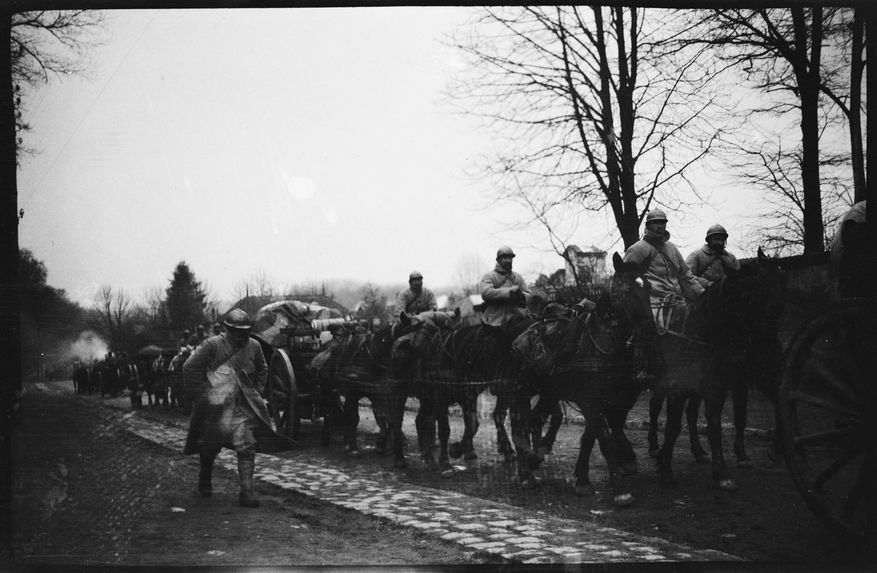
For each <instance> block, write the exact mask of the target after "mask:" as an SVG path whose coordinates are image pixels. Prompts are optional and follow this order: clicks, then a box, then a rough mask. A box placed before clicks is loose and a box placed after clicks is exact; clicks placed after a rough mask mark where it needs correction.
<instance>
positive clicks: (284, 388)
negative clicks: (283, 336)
mask: <svg viewBox="0 0 877 573" xmlns="http://www.w3.org/2000/svg"><path fill="white" fill-rule="evenodd" d="M273 354H274V355H273V356H272V357H271V364H270V365H269V367H268V388H267V389H266V391H267V399H268V413H269V415H270V416H271V419H272V420H274V425H275V427H276V428H277V433H278V434H281V435H283V436H286V437H288V438H292V439H298V432H299V429H300V428H301V403H300V400H299V396H298V386H297V385H296V382H295V372H294V371H293V369H292V361H291V360H290V359H289V355H288V354H287V353H286V351H285V350H283V349H277V350H275V351H274V353H273Z"/></svg>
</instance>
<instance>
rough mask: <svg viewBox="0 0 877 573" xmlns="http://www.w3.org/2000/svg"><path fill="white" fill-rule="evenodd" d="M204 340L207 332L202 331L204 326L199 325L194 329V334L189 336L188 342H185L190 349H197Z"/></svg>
mask: <svg viewBox="0 0 877 573" xmlns="http://www.w3.org/2000/svg"><path fill="white" fill-rule="evenodd" d="M205 338H207V332H206V330H205V329H204V326H203V325H201V324H199V325H198V326H196V327H195V334H193V335H192V336H190V337H189V340H187V341H186V342H187V343H188V345H189V346H191V347H192V348H197V347H198V346H199V345H200V344H201V343H202V342H204V339H205Z"/></svg>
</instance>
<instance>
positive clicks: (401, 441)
mask: <svg viewBox="0 0 877 573" xmlns="http://www.w3.org/2000/svg"><path fill="white" fill-rule="evenodd" d="M386 404H387V407H386V409H385V410H384V411H385V413H386V416H387V425H388V431H389V433H390V434H391V435H392V438H393V467H394V468H398V469H401V468H404V467H407V466H408V463H407V462H406V461H405V449H404V447H405V438H404V435H403V434H402V422H403V420H404V418H405V394H404V393H402V394H401V396H390V397H388V398H387V399H386Z"/></svg>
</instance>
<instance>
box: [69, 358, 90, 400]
mask: <svg viewBox="0 0 877 573" xmlns="http://www.w3.org/2000/svg"><path fill="white" fill-rule="evenodd" d="M73 391H74V392H75V393H77V394H88V393H90V392H91V390H90V388H89V383H88V366H87V365H86V364H85V363H84V362H77V363H76V365H75V367H74V368H73Z"/></svg>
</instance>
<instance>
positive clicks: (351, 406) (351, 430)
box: [344, 395, 359, 455]
mask: <svg viewBox="0 0 877 573" xmlns="http://www.w3.org/2000/svg"><path fill="white" fill-rule="evenodd" d="M344 409H345V410H346V412H347V414H346V415H345V416H344V422H345V424H344V446H345V448H346V449H347V453H348V454H351V455H357V454H359V446H358V445H357V443H356V429H357V428H358V427H359V396H358V395H353V396H348V397H347V400H345V402H344Z"/></svg>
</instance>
